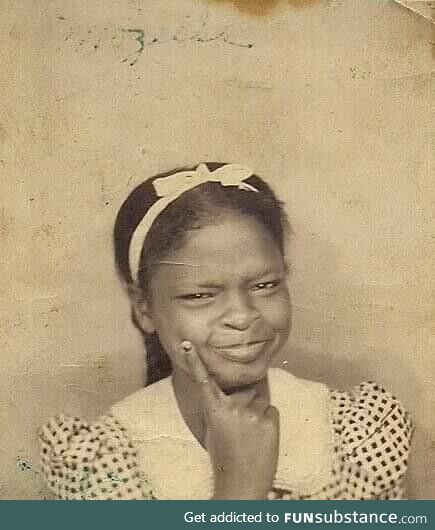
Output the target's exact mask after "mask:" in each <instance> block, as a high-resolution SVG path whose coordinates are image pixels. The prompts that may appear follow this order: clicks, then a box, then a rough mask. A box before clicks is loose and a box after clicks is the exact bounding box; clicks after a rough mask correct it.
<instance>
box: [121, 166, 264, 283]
mask: <svg viewBox="0 0 435 530" xmlns="http://www.w3.org/2000/svg"><path fill="white" fill-rule="evenodd" d="M252 175H253V172H252V171H251V170H250V169H247V168H245V167H243V166H239V165H236V164H227V165H225V166H222V167H219V168H218V169H215V170H214V171H210V170H209V169H208V167H207V165H206V164H199V166H198V167H197V168H196V169H194V170H193V171H180V172H179V173H175V174H173V175H169V176H168V177H160V178H158V179H155V180H154V181H153V186H154V189H155V192H156V195H157V197H159V199H157V201H156V202H155V203H154V204H153V205H152V206H151V208H150V209H149V210H148V211H147V213H146V214H145V216H144V217H143V219H142V221H141V222H140V223H139V225H138V226H137V228H136V230H135V232H134V234H133V236H132V238H131V242H130V250H129V261H130V271H131V275H132V277H133V280H134V282H135V283H137V276H138V273H139V262H140V255H141V251H142V245H143V242H144V240H145V236H146V235H147V233H148V230H149V229H150V228H151V225H152V224H153V222H154V221H155V220H156V218H157V217H158V216H159V214H160V213H161V212H162V211H163V210H164V209H165V208H166V207H167V206H169V204H171V202H173V201H175V200H176V199H178V197H179V196H180V195H182V194H183V193H184V192H185V191H189V190H191V189H192V188H195V187H196V186H199V185H200V184H204V183H206V182H219V183H220V184H221V185H222V186H237V187H238V188H239V189H241V190H246V191H255V192H258V190H257V189H256V188H255V187H254V186H251V185H250V184H247V183H246V182H244V180H245V179H247V178H249V177H250V176H252Z"/></svg>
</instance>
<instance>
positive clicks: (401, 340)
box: [0, 0, 435, 499]
mask: <svg viewBox="0 0 435 530" xmlns="http://www.w3.org/2000/svg"><path fill="white" fill-rule="evenodd" d="M0 11H1V13H0V14H1V17H0V26H1V31H0V41H1V46H0V57H1V68H0V87H1V95H0V97H1V101H2V104H1V106H0V206H1V208H0V267H1V274H0V299H1V303H0V310H1V315H0V340H1V357H0V363H1V364H0V368H1V375H0V403H1V408H0V426H1V429H0V498H3V499H15V498H16V499H34V498H44V497H45V496H46V495H47V491H46V490H45V489H44V487H43V485H42V483H41V479H40V475H39V469H38V460H37V445H36V436H35V430H36V428H37V426H39V425H40V424H41V423H43V422H44V421H45V420H46V418H47V417H48V416H50V415H52V414H55V413H58V412H60V411H63V412H68V413H71V414H76V415H81V416H83V417H86V418H89V419H92V418H94V417H95V415H97V414H99V413H101V412H103V411H104V410H105V409H106V408H107V407H108V406H109V405H110V404H111V403H112V402H114V401H116V400H118V399H119V398H121V397H123V396H125V395H126V394H128V393H130V392H131V391H133V390H135V389H137V388H139V387H140V386H141V385H142V384H143V380H144V369H145V367H144V353H143V348H142V344H141V341H140V338H139V336H138V335H137V333H136V332H135V330H134V329H133V327H132V326H131V324H130V320H129V309H128V304H127V300H126V298H125V296H124V293H123V292H122V289H121V287H120V286H119V285H118V283H117V281H116V276H115V272H114V267H113V260H112V248H111V230H112V225H113V221H114V217H115V215H116V211H117V209H118V207H119V206H120V204H121V202H122V201H123V199H124V198H125V197H126V195H127V193H128V192H129V191H130V190H131V189H132V188H133V186H134V185H136V184H138V183H139V182H141V181H142V180H144V179H145V178H147V177H148V176H151V175H153V174H154V173H156V172H160V171H163V170H167V169H171V168H173V167H175V166H179V165H184V164H195V163H197V162H200V161H206V160H207V161H227V162H235V163H240V164H244V165H247V166H250V167H252V168H254V169H255V170H256V171H257V172H258V174H260V175H262V176H264V177H265V178H266V179H268V180H269V181H270V182H271V183H272V185H273V187H274V188H275V189H276V190H277V192H278V193H279V194H280V197H281V198H282V199H283V200H284V201H286V203H287V205H288V211H289V215H290V218H291V221H292V225H293V229H294V232H295V235H294V238H293V242H292V245H291V251H290V259H291V264H292V271H293V272H292V278H291V291H292V299H293V332H292V336H291V339H290V343H289V346H288V349H287V350H286V351H285V352H284V353H283V355H282V359H280V360H281V361H282V360H288V365H287V366H288V368H289V369H290V370H292V371H293V372H294V373H296V374H297V375H300V376H303V377H307V378H311V379H315V380H322V381H325V382H326V383H328V384H330V385H334V386H338V387H340V388H344V389H346V388H349V387H350V386H351V385H353V384H356V383H359V382H360V381H362V380H366V379H375V380H377V381H379V382H380V383H381V384H383V385H385V386H386V387H387V388H388V389H389V390H390V391H392V392H393V393H395V394H396V395H397V396H398V397H400V399H401V400H402V401H403V402H404V403H406V405H407V407H408V408H409V410H410V411H411V413H412V414H413V417H414V419H415V422H416V434H415V438H414V454H413V458H412V461H411V472H410V476H409V494H410V497H411V498H420V499H421V498H432V499H434V498H435V424H434V405H435V398H434V395H435V392H434V385H435V373H434V372H435V361H434V347H435V296H434V293H435V277H434V273H433V266H434V258H435V239H434V233H435V231H434V228H435V223H434V204H435V186H434V184H435V183H434V178H433V167H432V165H433V140H434V135H433V132H434V131H433V122H432V123H431V119H430V118H431V116H430V110H431V105H432V104H433V96H432V93H433V90H432V91H431V81H430V70H431V68H432V46H433V42H434V40H435V39H434V33H433V29H434V25H433V24H432V23H431V21H430V20H427V19H425V18H423V17H421V16H419V15H418V14H416V13H413V12H412V11H409V10H407V9H406V8H404V7H403V6H401V5H399V4H397V3H395V2H393V1H388V0H386V1H384V0H379V1H377V0H363V1H359V0H346V1H334V0H331V1H328V0H322V1H316V0H311V1H303V0H299V1H296V0H294V1H289V0H281V1H279V0H276V1H273V0H271V1H267V0H263V1H254V0H252V1H251V0H245V1H242V0H239V1H236V0H233V1H231V0H227V1H224V0H215V1H211V0H210V1H206V0H164V1H162V0H129V1H128V0H117V1H116V0H114V1H112V2H110V3H108V2H106V1H104V0H92V2H87V1H85V0H80V1H72V0H46V1H44V0H42V1H40V2H35V1H34V0H21V1H20V2H15V1H12V0H3V1H2V2H1V3H0ZM432 88H433V87H432ZM431 100H432V101H431ZM431 170H432V174H431Z"/></svg>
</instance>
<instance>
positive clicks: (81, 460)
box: [39, 382, 414, 500]
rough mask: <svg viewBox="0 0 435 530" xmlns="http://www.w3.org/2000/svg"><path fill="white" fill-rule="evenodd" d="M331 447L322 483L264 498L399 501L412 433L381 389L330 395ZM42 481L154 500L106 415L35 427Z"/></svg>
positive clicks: (75, 494)
mask: <svg viewBox="0 0 435 530" xmlns="http://www.w3.org/2000/svg"><path fill="white" fill-rule="evenodd" d="M329 395H330V417H331V422H332V427H333V433H334V440H335V444H334V447H333V450H334V458H333V459H332V462H333V465H332V468H331V470H330V481H329V484H327V485H326V486H323V487H322V488H321V489H320V490H319V491H313V492H312V493H311V494H310V495H306V494H305V495H300V494H298V492H297V491H289V490H280V489H273V490H272V491H271V492H270V493H269V496H268V498H269V499H271V500H278V499H281V500H286V499H319V500H333V499H336V500H347V499H385V500H387V499H400V498H402V496H403V487H402V482H403V478H404V475H405V472H406V469H407V459H408V454H409V450H410V444H411V439H412V435H413V430H414V428H413V424H412V420H411V418H410V416H409V414H408V413H407V411H406V410H405V409H404V408H403V406H402V405H401V403H400V402H399V401H398V400H397V399H396V398H395V397H394V396H392V395H391V394H389V393H388V392H386V391H385V390H384V389H383V388H381V387H379V386H378V385H377V384H375V383H372V382H364V383H361V384H360V385H359V386H357V387H355V388H354V389H353V390H352V391H351V392H342V391H338V390H330V391H329ZM39 441H40V445H41V461H42V470H43V475H44V478H45V481H46V483H47V485H48V487H49V488H50V489H51V491H52V492H53V493H54V494H55V496H56V497H57V498H59V499H69V500H98V499H100V500H117V499H120V500H143V499H149V500H151V499H155V496H154V494H153V487H152V484H150V483H149V482H148V480H147V477H146V476H143V473H142V472H141V470H140V468H139V465H138V459H137V456H138V455H137V451H136V449H135V447H134V444H133V442H132V441H131V440H130V439H129V436H128V433H127V432H126V430H125V428H124V427H123V426H122V425H120V423H119V422H118V421H117V420H116V418H114V417H113V416H112V415H104V416H101V417H100V418H98V420H97V421H95V422H93V423H87V422H84V421H81V420H80V419H78V418H71V417H69V416H65V415H60V416H56V417H54V418H52V419H51V420H50V421H49V422H48V423H47V424H46V425H45V426H44V427H43V428H41V429H40V430H39Z"/></svg>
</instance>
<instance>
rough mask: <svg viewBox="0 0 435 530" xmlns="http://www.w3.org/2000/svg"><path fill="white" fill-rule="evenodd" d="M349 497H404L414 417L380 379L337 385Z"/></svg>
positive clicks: (337, 424) (336, 422)
mask: <svg viewBox="0 0 435 530" xmlns="http://www.w3.org/2000/svg"><path fill="white" fill-rule="evenodd" d="M332 398H333V401H334V405H335V406H334V413H333V423H334V426H335V430H336V433H337V434H338V439H339V444H340V445H339V451H340V452H341V458H342V466H341V472H342V479H343V482H344V483H345V484H346V486H345V489H346V492H345V497H347V498H359V499H378V500H387V499H402V498H403V495H404V488H403V482H404V478H405V473H406V470H407V466H408V456H409V452H410V447H411V441H412V436H413V433H414V425H413V421H412V419H411V417H410V415H409V413H408V412H407V411H406V410H405V408H404V406H403V405H402V404H401V403H400V401H398V400H397V399H396V398H395V397H394V396H393V395H392V394H390V393H389V392H387V391H386V390H385V389H383V388H382V387H380V386H379V385H377V384H376V383H374V382H364V383H361V384H360V385H358V386H356V387H354V388H353V390H352V391H351V392H340V391H333V393H332Z"/></svg>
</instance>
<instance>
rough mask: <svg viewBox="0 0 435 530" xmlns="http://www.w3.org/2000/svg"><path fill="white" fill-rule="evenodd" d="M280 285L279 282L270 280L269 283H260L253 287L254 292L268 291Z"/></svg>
mask: <svg viewBox="0 0 435 530" xmlns="http://www.w3.org/2000/svg"><path fill="white" fill-rule="evenodd" d="M280 283H281V280H272V281H270V282H260V283H257V284H256V285H255V286H254V290H255V291H270V290H272V289H274V288H275V287H278V286H279V285H280Z"/></svg>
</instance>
